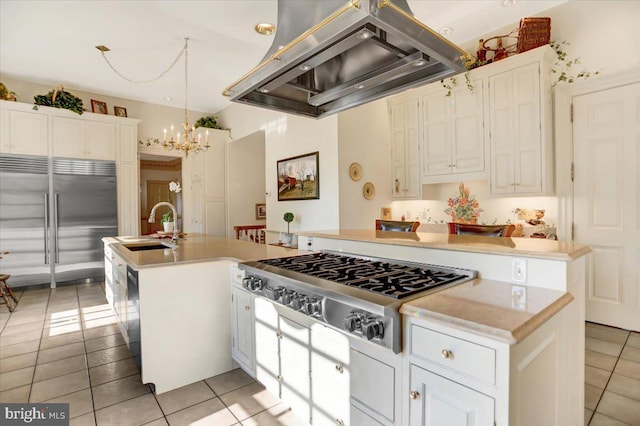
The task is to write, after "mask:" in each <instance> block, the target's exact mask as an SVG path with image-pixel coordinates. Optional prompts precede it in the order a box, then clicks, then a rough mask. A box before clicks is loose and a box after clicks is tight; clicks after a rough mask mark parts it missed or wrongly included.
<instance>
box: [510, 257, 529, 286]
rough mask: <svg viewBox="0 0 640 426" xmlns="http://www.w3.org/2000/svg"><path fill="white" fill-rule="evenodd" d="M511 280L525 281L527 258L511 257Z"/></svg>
mask: <svg viewBox="0 0 640 426" xmlns="http://www.w3.org/2000/svg"><path fill="white" fill-rule="evenodd" d="M511 280H512V281H513V282H517V283H526V282H527V260H526V259H513V264H512V265H511Z"/></svg>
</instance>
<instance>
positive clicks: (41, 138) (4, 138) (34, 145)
mask: <svg viewBox="0 0 640 426" xmlns="http://www.w3.org/2000/svg"><path fill="white" fill-rule="evenodd" d="M0 102H1V103H0V107H2V110H0V152H1V153H3V154H24V155H48V154H49V151H48V150H49V144H48V140H47V129H48V123H47V116H46V115H42V114H38V113H37V112H35V111H28V110H26V108H22V110H13V109H8V107H10V106H12V104H16V102H7V101H0ZM18 105H24V104H18Z"/></svg>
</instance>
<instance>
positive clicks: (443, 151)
mask: <svg viewBox="0 0 640 426" xmlns="http://www.w3.org/2000/svg"><path fill="white" fill-rule="evenodd" d="M445 94H446V93H445V91H444V90H439V91H437V92H434V93H432V94H430V95H427V96H424V97H423V98H422V129H423V145H422V146H423V149H422V175H423V176H435V175H446V174H450V173H451V169H452V166H453V165H452V163H451V147H452V146H451V129H450V104H451V98H450V97H448V96H445Z"/></svg>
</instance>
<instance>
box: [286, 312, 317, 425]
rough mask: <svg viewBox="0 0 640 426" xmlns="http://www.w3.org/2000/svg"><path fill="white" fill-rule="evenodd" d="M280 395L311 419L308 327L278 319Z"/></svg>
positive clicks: (298, 411)
mask: <svg viewBox="0 0 640 426" xmlns="http://www.w3.org/2000/svg"><path fill="white" fill-rule="evenodd" d="M279 332H280V334H279V339H280V398H281V399H282V400H283V401H287V404H289V405H290V406H291V409H292V410H293V411H294V412H295V413H296V414H297V415H298V416H299V417H300V418H302V419H310V418H311V407H310V401H311V392H310V390H311V365H310V357H309V355H310V335H309V334H310V333H309V328H308V327H306V326H304V325H302V324H299V323H297V322H295V321H293V320H290V319H289V318H286V317H283V316H280V318H279Z"/></svg>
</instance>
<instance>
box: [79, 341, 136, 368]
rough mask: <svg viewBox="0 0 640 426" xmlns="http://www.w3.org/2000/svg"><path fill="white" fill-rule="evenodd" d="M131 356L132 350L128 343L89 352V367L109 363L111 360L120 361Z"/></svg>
mask: <svg viewBox="0 0 640 426" xmlns="http://www.w3.org/2000/svg"><path fill="white" fill-rule="evenodd" d="M130 357H131V352H129V348H128V347H127V345H122V346H116V347H114V348H107V349H102V350H100V351H96V352H91V353H90V354H87V360H88V361H89V368H91V367H97V366H98V365H102V364H108V363H110V362H115V361H120V360H121V359H126V358H130Z"/></svg>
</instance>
